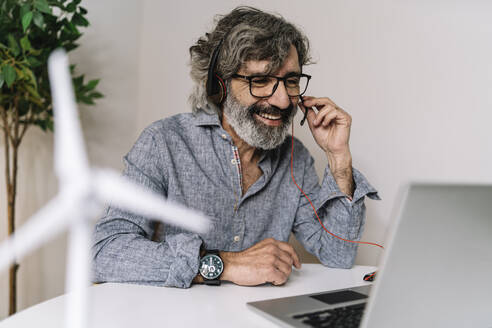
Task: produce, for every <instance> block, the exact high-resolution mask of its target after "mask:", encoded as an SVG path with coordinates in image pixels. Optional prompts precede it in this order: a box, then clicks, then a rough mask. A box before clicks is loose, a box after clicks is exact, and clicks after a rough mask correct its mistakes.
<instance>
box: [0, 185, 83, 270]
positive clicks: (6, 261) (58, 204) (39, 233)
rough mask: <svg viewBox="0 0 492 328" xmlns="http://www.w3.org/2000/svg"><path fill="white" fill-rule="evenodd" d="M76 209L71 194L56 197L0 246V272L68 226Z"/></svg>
mask: <svg viewBox="0 0 492 328" xmlns="http://www.w3.org/2000/svg"><path fill="white" fill-rule="evenodd" d="M76 207H77V199H76V197H74V196H73V195H72V194H70V193H67V194H64V195H58V196H56V197H55V198H53V199H52V200H51V201H50V202H49V203H48V204H46V205H45V206H44V207H43V208H41V210H39V211H38V212H37V213H36V214H34V215H33V216H31V218H30V219H29V220H28V221H27V222H26V223H24V224H23V225H22V226H21V227H20V228H19V229H17V231H16V232H15V233H14V235H12V237H10V238H8V239H7V240H5V241H4V242H3V243H1V244H0V271H1V270H3V269H4V268H6V267H8V266H9V265H11V264H12V263H14V262H15V261H19V260H20V259H22V258H23V257H24V256H25V255H26V254H28V253H29V252H31V251H32V250H34V249H35V248H37V247H39V246H40V245H42V244H44V243H45V242H46V241H48V240H50V239H51V238H53V237H54V236H55V235H57V234H58V233H60V232H62V231H63V230H65V228H66V226H68V225H69V224H70V222H71V221H72V220H71V213H72V211H73V209H74V208H76Z"/></svg>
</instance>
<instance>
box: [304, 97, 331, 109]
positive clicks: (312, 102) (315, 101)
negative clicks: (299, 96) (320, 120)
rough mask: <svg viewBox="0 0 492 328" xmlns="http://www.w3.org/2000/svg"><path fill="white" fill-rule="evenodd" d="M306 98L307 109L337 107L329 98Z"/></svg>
mask: <svg viewBox="0 0 492 328" xmlns="http://www.w3.org/2000/svg"><path fill="white" fill-rule="evenodd" d="M303 98H304V106H307V107H316V108H318V109H320V108H322V107H323V106H327V105H331V106H334V107H336V106H337V105H336V104H335V102H333V100H331V99H330V98H328V97H323V98H316V97H309V96H305V97H303Z"/></svg>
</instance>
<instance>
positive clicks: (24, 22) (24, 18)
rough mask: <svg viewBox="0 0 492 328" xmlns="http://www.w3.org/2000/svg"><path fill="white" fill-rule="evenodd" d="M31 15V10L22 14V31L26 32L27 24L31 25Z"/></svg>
mask: <svg viewBox="0 0 492 328" xmlns="http://www.w3.org/2000/svg"><path fill="white" fill-rule="evenodd" d="M32 16H33V13H32V11H28V12H27V13H25V14H24V16H22V28H23V30H24V33H25V32H26V30H27V28H28V27H29V25H31V21H32Z"/></svg>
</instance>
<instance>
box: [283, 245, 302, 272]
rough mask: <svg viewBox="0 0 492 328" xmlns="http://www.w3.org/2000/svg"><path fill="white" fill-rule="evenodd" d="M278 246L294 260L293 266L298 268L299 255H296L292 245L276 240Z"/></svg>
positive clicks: (299, 265)
mask: <svg viewBox="0 0 492 328" xmlns="http://www.w3.org/2000/svg"><path fill="white" fill-rule="evenodd" d="M278 247H279V248H280V249H281V250H283V251H284V252H287V253H288V254H289V255H290V257H291V258H292V259H293V260H294V266H295V267H296V268H298V269H300V268H301V260H300V259H299V255H297V253H296V251H295V249H294V247H292V246H291V245H290V244H288V243H286V242H283V241H279V242H278Z"/></svg>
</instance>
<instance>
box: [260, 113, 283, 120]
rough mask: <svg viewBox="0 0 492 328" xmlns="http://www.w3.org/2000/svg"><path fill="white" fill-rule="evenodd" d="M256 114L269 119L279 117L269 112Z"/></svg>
mask: <svg viewBox="0 0 492 328" xmlns="http://www.w3.org/2000/svg"><path fill="white" fill-rule="evenodd" d="M258 115H260V116H261V117H263V118H266V119H269V120H278V119H279V118H280V117H281V116H280V115H271V114H258Z"/></svg>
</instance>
